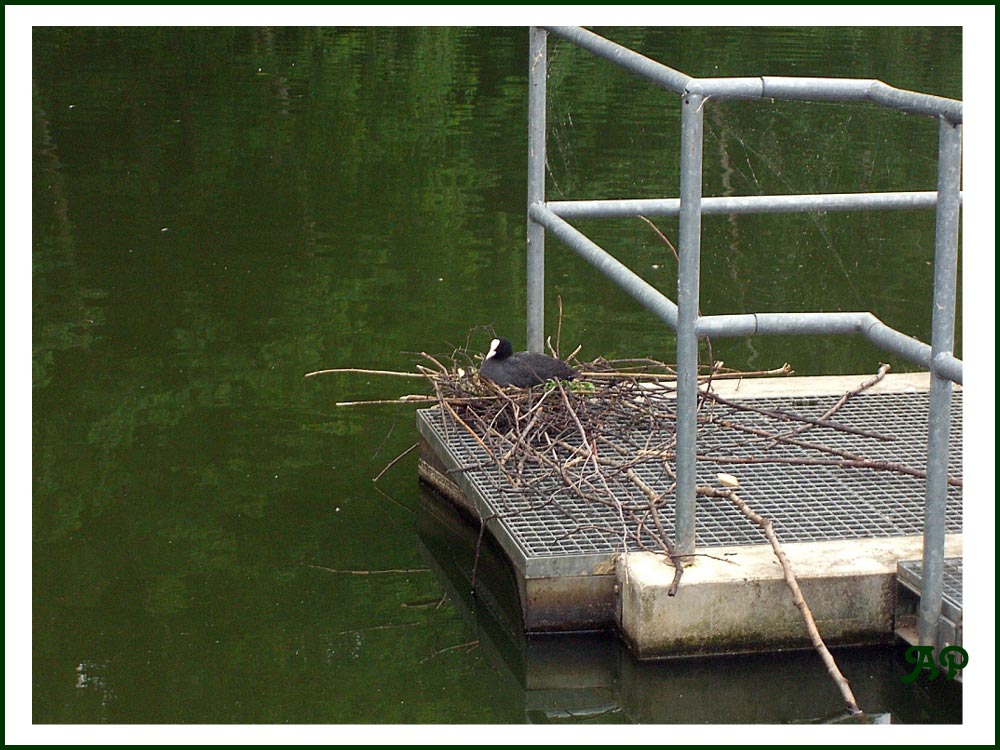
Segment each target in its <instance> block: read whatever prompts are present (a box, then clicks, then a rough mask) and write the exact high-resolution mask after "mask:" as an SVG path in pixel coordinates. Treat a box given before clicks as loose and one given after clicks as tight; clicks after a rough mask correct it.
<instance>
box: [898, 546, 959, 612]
mask: <svg viewBox="0 0 1000 750" xmlns="http://www.w3.org/2000/svg"><path fill="white" fill-rule="evenodd" d="M897 578H898V579H899V582H900V583H902V584H903V585H905V586H907V587H908V588H909V589H910V590H911V591H913V592H914V593H916V594H918V595H919V594H920V592H921V590H922V585H923V580H924V564H923V561H921V560H905V561H902V562H900V563H899V566H898V573H897ZM942 583H943V586H944V588H943V591H942V594H943V596H942V599H941V614H943V615H944V616H945V617H947V618H948V619H949V620H951V621H952V622H961V621H962V558H960V557H949V558H946V559H945V561H944V578H943V581H942Z"/></svg>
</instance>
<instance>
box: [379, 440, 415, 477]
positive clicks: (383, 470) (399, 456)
mask: <svg viewBox="0 0 1000 750" xmlns="http://www.w3.org/2000/svg"><path fill="white" fill-rule="evenodd" d="M418 445H420V444H419V443H414V444H413V445H411V446H410V447H409V448H407V449H406V450H405V451H403V452H402V453H400V454H399V455H398V456H396V457H395V458H394V459H392V460H391V461H390V462H389V463H387V464H386V465H385V468H384V469H382V471H380V472H379V473H378V474H376V475H375V476H374V477H372V481H373V482H377V481H378V480H379V479H381V478H382V475H383V474H385V473H386V472H387V471H389V469H391V468H392V467H393V466H395V465H396V463H397V462H399V461H401V460H403V458H405V457H406V456H408V455H409V454H410V453H412V452H413V451H414V450H415V449H416V448H417V446H418Z"/></svg>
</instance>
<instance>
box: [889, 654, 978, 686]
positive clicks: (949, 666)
mask: <svg viewBox="0 0 1000 750" xmlns="http://www.w3.org/2000/svg"><path fill="white" fill-rule="evenodd" d="M905 658H906V660H907V661H908V662H909V663H910V664H913V665H914V667H913V671H912V672H910V674H908V675H903V676H901V677H900V678H899V679H900V680H901V681H902V682H905V683H907V684H909V683H911V682H913V681H914V680H916V679H917V678H918V677H919V676H920V673H921V672H923V671H924V670H925V669H929V670H930V674H929V675H928V677H927V679H929V680H935V679H937V676H938V675H939V674H940V673H941V670H942V669H943V670H944V677H945V679H946V680H952V679H954V678H955V675H956V674H958V673H959V672H960V671H961V670H963V669H965V665H966V664H968V663H969V652H968V651H966V650H965V649H964V648H962V647H961V646H947V647H945V648H943V649H941V651H940V653H939V654H938V661H937V663H935V661H934V647H933V646H910V647H909V648H908V649H906V654H905ZM939 664H940V669H939V668H938V665H939Z"/></svg>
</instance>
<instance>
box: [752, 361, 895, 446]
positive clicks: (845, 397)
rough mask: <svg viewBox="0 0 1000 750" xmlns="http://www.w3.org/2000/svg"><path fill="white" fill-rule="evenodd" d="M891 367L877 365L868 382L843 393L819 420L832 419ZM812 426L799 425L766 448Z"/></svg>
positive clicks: (877, 381) (882, 376) (884, 363)
mask: <svg viewBox="0 0 1000 750" xmlns="http://www.w3.org/2000/svg"><path fill="white" fill-rule="evenodd" d="M891 367H892V365H890V364H888V363H886V362H881V363H879V366H878V371H877V372H876V373H875V374H874V375H872V376H871V377H870V378H868V380H866V381H864V382H863V383H861V385H859V386H858V387H857V388H852V389H851V390H849V391H848V392H847V393H845V394H844V395H843V396H841V397H840V399H839V400H838V401H837V403H835V404H834V405H833V406H831V407H830V408H829V409H827V410H826V411H825V412H824V413H823V415H822V416H821V417H820V420H822V421H824V422H825V421H826V420H828V419H829V418H830V417H832V416H833V415H834V414H836V413H837V412H838V411H840V409H841V407H842V406H843V405H844V404H846V403H847V401H848V399H850V398H851V397H852V396H857V395H858V394H859V393H861V392H862V391H866V390H868V389H869V388H871V387H872V386H873V385H875V384H876V383H879V382H880V381H881V380H882V379H883V378H884V377H885V375H886V373H887V372H889V370H890V369H891ZM813 426H814V425H811V424H804V425H800V426H798V427H796V428H795V429H792V430H789V431H788V432H786V433H784V434H782V435H779V436H778V437H776V438H775V439H774V441H773V442H771V443H769V444H768V445H767V446H766V447H767V448H771V447H773V446H774V443H775V442H777V441H778V440H779V439H781V438H786V437H795V436H796V435H801V434H802V433H803V432H805V431H806V430H808V429H811V428H812V427H813Z"/></svg>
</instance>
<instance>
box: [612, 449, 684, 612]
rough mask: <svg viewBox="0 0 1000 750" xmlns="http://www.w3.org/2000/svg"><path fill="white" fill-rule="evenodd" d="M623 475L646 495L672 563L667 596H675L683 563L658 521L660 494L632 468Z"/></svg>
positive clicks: (654, 521) (661, 539) (657, 529)
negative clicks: (672, 575)
mask: <svg viewBox="0 0 1000 750" xmlns="http://www.w3.org/2000/svg"><path fill="white" fill-rule="evenodd" d="M625 476H627V477H628V478H629V480H630V481H631V482H632V484H634V485H635V486H636V487H638V488H639V489H640V490H642V493H643V494H644V495H645V496H646V500H647V501H649V510H650V512H651V513H652V514H653V523H654V524H655V525H656V531H657V533H658V534H659V535H660V542H661V543H662V544H663V546H664V548H666V550H667V556H668V557H669V558H670V562H671V563H673V565H674V580H673V581H671V583H670V588H669V589H667V596H676V595H677V587H678V586H680V583H681V576H682V575H684V563H683V562H682V560H681V557H680V556H679V555H678V554H677V550H676V549H675V548H674V545H673V544H671V543H670V538H669V537H668V536H667V533H666V531H665V530H664V529H663V524H662V523H661V522H660V514H659V512H658V511H657V509H656V504H657V503H658V502H659V501H660V499H661V496H660V495H658V494H657V493H656V492H655V491H654V490H653V488H652V487H650V486H649V485H648V484H646V483H645V482H644V481H642V479H641V478H640V477H639V475H638V474H636V473H635V470H634V469H628V470H627V471H626V472H625Z"/></svg>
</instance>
